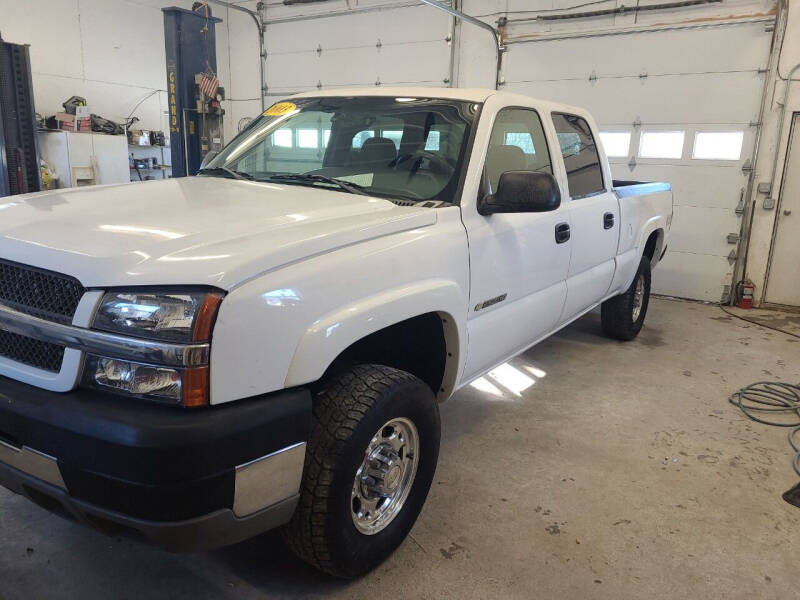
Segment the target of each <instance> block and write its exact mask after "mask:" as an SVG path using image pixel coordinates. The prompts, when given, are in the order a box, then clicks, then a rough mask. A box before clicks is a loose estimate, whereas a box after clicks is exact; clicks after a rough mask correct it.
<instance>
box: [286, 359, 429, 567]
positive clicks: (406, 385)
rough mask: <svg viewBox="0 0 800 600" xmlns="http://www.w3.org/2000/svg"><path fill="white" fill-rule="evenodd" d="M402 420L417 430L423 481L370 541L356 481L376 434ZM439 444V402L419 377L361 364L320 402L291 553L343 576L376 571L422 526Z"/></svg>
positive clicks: (289, 531) (331, 384)
mask: <svg viewBox="0 0 800 600" xmlns="http://www.w3.org/2000/svg"><path fill="white" fill-rule="evenodd" d="M395 418H405V419H408V420H410V421H412V422H413V424H414V425H415V426H416V428H417V432H418V434H419V451H418V455H417V457H416V458H417V461H418V462H417V465H416V468H417V470H416V475H415V477H414V480H413V482H411V483H410V485H411V487H410V491H409V493H408V496H407V498H406V500H405V503H404V504H403V505H402V508H401V509H400V511H399V512H398V513H397V515H396V516H395V517H394V519H393V520H392V521H390V522H389V523H388V525H386V527H385V528H384V529H383V530H381V531H379V532H378V533H375V534H372V535H367V534H364V533H361V532H360V531H359V530H358V529H357V528H356V526H355V524H354V522H353V517H352V514H351V513H352V510H353V500H352V498H351V492H352V490H353V483H354V481H355V476H356V471H357V470H358V468H359V467H360V466H361V463H362V461H363V460H364V456H365V450H366V449H367V447H368V445H369V444H370V441H371V440H372V439H373V436H374V435H375V434H376V431H379V430H380V428H381V427H382V426H383V424H385V423H387V422H388V421H389V420H391V419H395ZM439 439H440V422H439V407H438V404H437V403H436V399H435V397H434V395H433V392H432V391H431V389H430V388H429V387H428V386H427V385H426V384H425V383H423V382H422V381H421V380H420V379H418V378H417V377H415V376H413V375H411V374H409V373H406V372H405V371H400V370H398V369H393V368H391V367H385V366H380V365H357V366H355V367H352V368H350V369H348V370H346V371H344V372H342V373H339V374H337V375H335V376H334V377H332V378H331V379H330V380H329V381H327V382H325V384H324V387H323V389H322V390H321V391H319V392H318V393H317V394H316V396H315V399H314V407H313V423H312V429H311V436H310V439H309V441H308V447H307V449H306V457H305V466H304V470H303V481H302V485H301V488H300V501H299V503H298V506H297V510H296V511H295V514H294V516H293V517H292V520H291V522H290V523H288V524H287V525H286V526H285V527H284V528H283V537H284V539H285V540H286V542H287V544H288V545H289V547H290V548H291V549H292V551H293V552H294V553H295V554H297V556H299V557H300V558H301V559H303V560H305V561H306V562H308V563H310V564H311V565H312V566H314V567H316V568H318V569H320V570H322V571H325V572H326V573H329V574H331V575H334V576H336V577H342V578H352V577H357V576H359V575H362V574H364V573H366V572H368V571H370V570H371V569H373V568H375V567H376V566H377V565H379V564H380V563H381V562H383V560H385V559H386V558H387V557H388V556H389V555H390V554H391V553H392V552H393V551H394V550H395V549H396V548H397V547H398V546H399V545H400V544H401V543H402V542H403V540H404V539H405V537H406V535H408V532H409V531H410V530H411V527H412V526H413V525H414V522H415V521H416V520H417V516H418V515H419V513H420V510H421V509H422V505H423V504H424V503H425V498H426V497H427V495H428V490H429V489H430V486H431V482H432V481H433V476H434V473H435V471H436V462H437V460H438V456H439Z"/></svg>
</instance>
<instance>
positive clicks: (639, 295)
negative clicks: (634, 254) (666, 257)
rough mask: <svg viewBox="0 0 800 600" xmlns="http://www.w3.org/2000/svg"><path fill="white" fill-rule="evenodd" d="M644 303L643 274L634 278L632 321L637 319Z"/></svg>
mask: <svg viewBox="0 0 800 600" xmlns="http://www.w3.org/2000/svg"><path fill="white" fill-rule="evenodd" d="M643 303H644V275H639V277H637V278H636V287H635V288H634V289H633V313H632V314H631V317H632V318H633V321H634V323H635V322H636V321H638V320H639V315H640V314H642V304H643Z"/></svg>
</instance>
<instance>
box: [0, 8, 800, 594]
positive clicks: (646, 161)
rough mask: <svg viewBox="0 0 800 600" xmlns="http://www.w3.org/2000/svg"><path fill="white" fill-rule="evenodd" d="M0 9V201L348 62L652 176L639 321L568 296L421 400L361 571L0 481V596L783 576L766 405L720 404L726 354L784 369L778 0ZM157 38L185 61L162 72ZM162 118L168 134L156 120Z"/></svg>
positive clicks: (787, 347) (786, 232)
mask: <svg viewBox="0 0 800 600" xmlns="http://www.w3.org/2000/svg"><path fill="white" fill-rule="evenodd" d="M0 10H1V11H2V14H3V15H4V17H3V19H2V23H0V34H2V40H3V54H2V55H0V67H2V69H3V70H2V71H0V75H8V74H13V75H14V77H6V78H5V79H4V80H3V81H2V88H3V89H0V99H5V98H13V99H14V102H15V103H18V104H15V105H14V107H15V111H16V112H15V113H14V114H22V113H23V112H24V110H25V107H28V109H27V110H30V107H35V110H34V111H32V112H34V113H35V117H34V116H33V114H32V115H30V116H31V118H33V119H35V121H36V123H37V128H36V129H35V130H33V131H30V132H27V133H26V132H25V131H24V128H22V129H20V130H19V131H17V130H16V129H15V128H14V127H12V125H14V123H13V119H12V118H11V117H9V114H10V112H9V110H8V107H9V106H10V105H9V104H6V105H0V106H2V107H3V109H4V111H5V114H3V113H2V112H0V117H2V119H3V120H2V121H0V125H2V127H0V146H2V147H3V156H4V157H6V158H4V161H2V163H3V164H2V165H0V166H2V169H0V175H2V177H0V219H2V214H3V213H2V209H3V208H4V205H5V203H9V205H10V204H11V203H13V202H14V195H15V194H17V193H22V192H34V191H39V190H43V189H61V188H65V187H79V186H91V185H101V184H109V183H122V182H128V181H130V182H133V184H134V185H142V182H146V181H148V180H159V179H167V178H170V177H182V176H191V175H194V174H195V173H196V172H197V169H198V168H199V167H200V163H201V162H202V160H203V158H204V155H205V154H206V153H207V152H209V151H212V150H214V151H216V150H219V149H221V148H222V147H223V146H224V145H225V144H226V143H227V142H229V141H230V140H232V139H233V138H234V137H235V136H236V135H237V133H239V132H240V131H242V130H243V129H244V128H246V127H247V125H248V124H249V123H250V122H251V121H252V120H253V119H254V118H256V117H258V116H259V115H260V114H261V113H262V112H263V111H264V110H265V109H266V108H268V107H270V106H272V105H273V104H274V103H276V102H280V101H282V100H284V99H285V98H287V97H288V96H290V95H292V94H296V93H301V92H307V91H313V90H323V91H331V92H335V90H336V89H339V88H345V87H353V86H369V87H373V88H374V87H376V86H425V87H462V88H490V89H494V88H496V89H498V90H502V91H510V92H516V93H521V94H525V95H528V96H533V97H536V98H541V99H545V100H552V101H556V102H564V103H568V104H571V105H576V106H581V107H584V108H586V109H587V110H589V111H590V112H591V113H592V114H593V116H594V118H595V120H596V121H597V123H598V126H599V129H600V137H601V140H602V143H603V146H604V148H605V151H606V154H607V155H608V157H609V160H610V163H611V167H612V172H613V175H614V177H615V178H616V179H619V180H638V181H665V182H669V183H670V184H671V185H672V190H673V194H674V204H673V209H674V220H673V225H672V234H671V241H670V244H669V246H668V248H667V249H666V253H665V255H664V258H663V261H662V262H661V264H660V265H659V266H658V268H657V269H655V271H654V272H653V288H652V291H653V293H654V294H656V297H654V298H653V299H652V300H651V302H650V308H649V312H648V318H647V322H646V323H645V326H644V329H643V330H642V332H641V334H640V335H639V336H638V338H636V339H635V340H634V341H632V342H630V343H619V342H616V341H612V340H609V339H608V338H606V337H604V336H603V335H602V331H601V326H600V314H599V310H597V311H593V312H591V313H589V314H587V315H585V316H584V317H582V318H581V319H579V320H578V321H576V322H574V323H573V324H571V325H569V326H568V327H566V328H565V329H563V330H562V331H560V332H559V333H557V334H555V335H554V336H553V337H551V338H549V339H547V340H545V341H543V342H541V343H540V344H538V345H536V346H534V347H533V348H531V349H529V350H528V351H526V352H525V353H523V354H521V355H520V356H517V357H516V358H514V359H512V360H510V361H509V362H508V363H506V364H504V365H501V366H500V367H497V368H495V369H494V370H493V371H491V372H489V373H488V374H487V375H485V376H484V377H481V378H480V379H477V380H475V381H474V382H472V383H471V384H470V385H469V386H467V387H465V388H463V389H462V390H460V391H459V392H458V393H457V394H456V395H455V396H454V397H453V398H451V399H449V400H448V401H447V402H445V403H443V404H442V405H441V407H440V411H441V420H442V443H441V450H440V454H439V465H438V468H437V471H436V475H435V479H434V484H433V487H432V489H431V492H430V494H429V496H428V500H427V504H426V505H425V507H424V508H423V511H422V513H421V515H420V517H419V520H418V521H417V523H416V525H415V526H414V528H413V529H412V532H411V535H410V537H409V538H408V539H407V540H406V541H405V543H403V545H402V546H401V547H400V548H399V550H398V551H397V552H395V553H394V554H393V555H392V556H391V557H390V558H389V559H388V560H387V561H386V562H384V563H383V564H382V565H381V566H380V567H378V568H377V569H376V570H375V571H374V572H372V573H370V574H368V575H366V576H364V577H362V578H360V579H357V580H355V581H348V582H345V581H339V580H335V579H332V578H330V577H328V576H326V575H323V574H320V573H318V572H316V571H314V570H313V569H312V568H311V567H309V566H307V565H306V564H304V563H302V562H301V561H299V560H298V559H296V558H295V557H294V556H293V555H292V554H290V553H289V552H288V551H287V550H286V548H285V546H284V545H283V542H282V541H281V538H280V536H279V535H278V534H277V533H275V532H270V533H268V534H265V535H262V536H259V537H257V538H254V539H252V540H249V541H246V542H243V543H240V544H237V545H234V546H230V547H227V548H223V549H220V550H215V551H213V552H208V553H201V554H192V555H177V554H170V553H166V552H163V551H161V550H158V549H155V548H153V547H150V546H148V545H145V544H143V543H141V542H139V541H136V540H131V539H128V538H127V537H117V536H102V535H98V534H97V533H96V532H94V531H91V530H88V529H86V528H84V527H81V526H79V525H78V524H76V523H73V522H71V521H68V520H65V519H62V518H60V517H58V516H54V515H51V514H50V513H48V512H46V511H45V510H43V509H41V508H40V507H37V506H36V505H34V504H33V503H31V502H29V501H28V500H26V499H25V498H22V497H20V496H17V495H15V494H13V493H11V492H9V491H7V490H5V489H4V488H0V600H13V599H17V598H77V597H81V598H108V597H110V596H111V597H117V598H139V597H143V596H144V597H159V598H160V597H163V598H184V597H185V598H189V597H192V598H283V597H314V598H316V597H336V598H339V597H341V598H345V597H347V598H362V597H367V596H370V595H373V594H382V595H387V596H391V597H397V598H435V597H448V598H449V597H452V598H532V597H543V598H550V597H552V598H557V597H560V598H585V597H591V598H634V597H645V596H647V597H651V598H674V597H705V598H793V597H797V596H798V591H797V584H796V576H795V575H796V572H797V567H796V559H795V558H794V557H795V556H796V555H797V552H798V550H800V541H799V540H800V538H798V530H799V527H798V526H799V525H800V493H795V494H794V495H792V494H791V493H790V492H789V491H790V490H792V489H793V488H794V487H795V486H796V485H797V484H798V477H799V475H798V474H799V473H800V471H797V468H798V467H797V466H796V462H794V463H793V461H796V459H797V457H796V456H795V451H794V450H793V449H792V445H791V444H790V443H789V442H787V439H786V437H787V432H788V428H787V427H770V426H769V425H766V424H763V423H759V422H755V421H753V420H752V419H750V418H748V417H747V415H746V414H744V413H743V411H742V410H740V408H739V407H737V406H735V402H736V398H737V397H736V395H735V394H736V392H737V391H738V390H740V389H742V388H744V387H745V386H748V385H750V384H754V383H756V382H763V381H769V382H779V383H785V384H798V383H799V382H800V267H799V266H798V265H800V244H798V241H797V240H798V239H800V2H798V0H779V1H778V2H777V3H775V2H772V1H759V0H688V1H686V0H682V1H680V2H673V1H666V2H665V1H658V2H647V3H646V2H638V1H637V3H636V5H635V6H628V5H626V4H624V3H623V2H622V1H621V0H595V1H591V2H580V1H576V0H572V1H570V0H450V1H444V2H435V1H434V0H422V1H421V0H316V1H307V0H266V1H265V2H252V1H245V2H228V3H226V2H221V1H217V0H213V1H209V2H197V3H195V2H188V1H178V0H175V1H173V2H167V1H166V0H164V1H161V0H34V1H31V2H24V3H23V2H16V1H14V0H0ZM175 19H177V20H180V19H184V20H185V21H186V22H187V23H189V24H191V26H192V27H194V23H195V21H194V20H193V19H196V20H197V21H198V22H200V23H201V26H202V27H211V28H213V30H214V36H213V37H212V38H211V39H212V40H214V46H213V47H211V48H209V47H207V46H206V47H205V48H202V47H201V44H200V42H197V47H196V48H194V50H195V51H194V52H190V55H183V54H181V52H185V51H186V50H179V49H178V46H179V45H180V44H179V43H178V42H177V41H176V40H179V39H180V40H181V43H184V44H186V46H185V48H188V49H189V50H191V49H192V47H191V43H192V42H191V41H188V40H187V39H184V38H179V37H176V33H175V32H176V31H178V29H179V26H177V25H175V24H174V23H173V22H172V21H171V20H175ZM185 31H187V32H189V31H194V32H195V33H196V32H197V31H199V29H197V30H195V29H191V30H190V29H189V28H188V26H187V29H186V30H185ZM182 35H185V36H191V35H192V34H191V33H185V34H182ZM204 39H208V38H207V37H206V38H204ZM14 60H15V61H16V62H14V63H13V64H12V61H14ZM2 61H6V62H2ZM26 61H29V62H27V63H26ZM181 61H189V63H192V61H194V64H195V65H197V64H200V65H201V66H200V67H198V68H196V69H195V71H194V72H192V73H190V74H189V75H188V76H189V77H190V79H189V83H185V82H180V84H179V86H178V90H179V91H178V93H177V94H175V91H174V90H173V89H172V88H171V87H170V85H171V84H172V83H174V82H175V79H174V78H173V75H175V74H176V73H178V75H175V77H180V76H181V74H180V72H181V69H182V66H181V65H182V64H183V63H182V62H181ZM176 69H177V70H176ZM201 73H202V74H203V77H200V75H199V74H201ZM183 76H184V77H185V76H186V73H183ZM195 77H197V79H195ZM192 84H194V85H196V86H197V88H198V89H200V90H202V88H203V86H210V88H208V87H207V89H212V91H213V94H209V95H208V97H209V98H210V100H209V101H208V102H206V104H205V106H204V108H203V110H202V111H198V110H197V109H196V108H188V107H190V106H195V104H194V103H195V96H194V94H195V93H197V92H196V90H194V89H191V90H189V88H192ZM15 85H16V88H15V87H14V86H15ZM12 88H14V89H12ZM15 90H16V91H15ZM181 90H184V91H186V90H188V91H186V93H187V94H188V95H186V96H185V97H181V95H180V94H181V93H182V92H181ZM175 106H177V107H179V110H176V109H174V108H173V107H175ZM187 111H188V112H187ZM191 111H194V114H195V116H194V117H192V116H191V115H190V116H189V117H187V114H190V113H191ZM201 113H202V114H201ZM90 115H91V116H90ZM187 118H188V119H190V120H191V119H194V120H193V121H192V123H191V125H192V127H194V126H195V123H196V124H197V125H196V126H197V127H198V133H199V135H198V136H197V138H193V139H192V140H189V141H187V140H186V139H185V138H184V137H179V136H178V135H176V134H175V132H176V130H177V129H178V128H180V127H181V126H183V127H186V125H187V121H186V119H187ZM9 119H10V120H9ZM176 119H177V121H176ZM22 120H24V119H22ZM171 132H172V134H173V135H172V139H170V135H171ZM31 134H32V135H33V137H30V136H31ZM26 136H28V137H26ZM6 147H7V148H8V153H7V154H6ZM12 150H13V152H12ZM25 152H29V153H33V154H30V156H33V157H35V158H34V159H33V160H34V161H38V160H42V161H43V166H42V169H41V172H37V170H36V169H35V168H34V169H33V170H32V171H31V170H30V168H29V167H30V164H31V159H30V158H29V159H27V162H25V158H24V157H25V156H26V155H25ZM17 153H18V154H19V156H23V159H18V158H15V156H17ZM33 164H35V162H34V163H33ZM144 185H147V184H146V183H145V184H144ZM146 189H147V188H146V187H145V188H143V191H144V190H146ZM222 218H223V219H224V216H223V217H222ZM732 397H733V402H731V401H730V399H731V398H732ZM796 414H800V410H798V411H797V413H796ZM798 438H800V435H798ZM798 442H800V439H798ZM798 442H795V443H798ZM793 466H794V468H793ZM784 496H786V497H784Z"/></svg>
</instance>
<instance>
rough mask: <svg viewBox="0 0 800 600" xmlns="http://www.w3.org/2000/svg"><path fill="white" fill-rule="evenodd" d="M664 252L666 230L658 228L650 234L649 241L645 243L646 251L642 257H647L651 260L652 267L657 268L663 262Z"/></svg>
mask: <svg viewBox="0 0 800 600" xmlns="http://www.w3.org/2000/svg"><path fill="white" fill-rule="evenodd" d="M663 251H664V229H662V228H661V227H658V228H657V229H654V230H652V231H651V232H650V234H649V235H648V237H647V241H646V242H645V243H644V250H643V251H642V256H646V257H647V258H648V259H649V260H650V265H651V266H653V267H654V266H655V265H656V263H658V261H659V260H661V254H662V253H663Z"/></svg>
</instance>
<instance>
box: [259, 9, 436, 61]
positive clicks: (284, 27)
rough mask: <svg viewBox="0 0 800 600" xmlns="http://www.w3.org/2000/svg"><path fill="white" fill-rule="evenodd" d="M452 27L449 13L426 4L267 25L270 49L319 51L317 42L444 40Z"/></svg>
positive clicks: (328, 45) (356, 43) (333, 45)
mask: <svg viewBox="0 0 800 600" xmlns="http://www.w3.org/2000/svg"><path fill="white" fill-rule="evenodd" d="M449 30H450V19H449V17H448V16H447V15H446V14H445V13H444V12H441V11H437V10H433V9H432V8H429V7H427V6H418V7H410V8H398V9H393V10H388V9H387V10H382V11H376V12H368V13H356V14H353V15H348V16H339V17H329V18H322V19H311V20H306V21H301V22H289V23H276V24H273V25H267V31H266V42H267V53H268V54H276V55H280V54H287V53H293V52H304V51H316V49H317V46H321V47H322V49H323V51H325V50H328V49H334V48H353V47H354V46H368V47H373V48H374V47H375V44H376V43H377V41H378V40H379V39H380V41H381V44H383V45H384V46H387V45H392V44H408V43H410V42H428V41H434V40H442V42H443V43H444V38H446V37H447V34H448V32H449ZM343 31H345V32H346V35H343ZM412 56H414V57H417V56H419V55H418V54H413V55H412ZM414 62H417V61H414Z"/></svg>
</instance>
